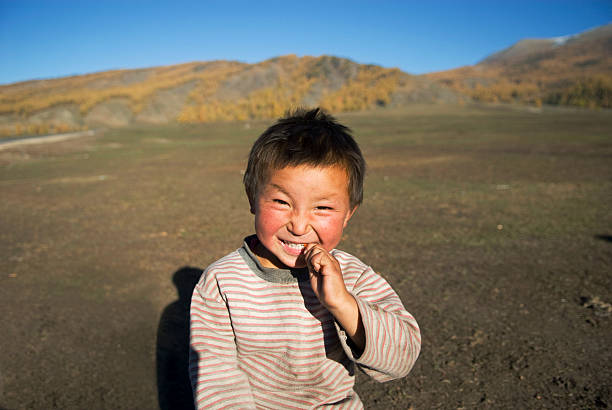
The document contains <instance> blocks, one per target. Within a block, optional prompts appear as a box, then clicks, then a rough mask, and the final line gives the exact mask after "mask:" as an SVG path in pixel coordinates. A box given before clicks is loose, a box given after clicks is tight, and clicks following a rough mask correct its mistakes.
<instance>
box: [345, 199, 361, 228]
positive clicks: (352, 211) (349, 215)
mask: <svg viewBox="0 0 612 410" xmlns="http://www.w3.org/2000/svg"><path fill="white" fill-rule="evenodd" d="M358 207H359V205H355V207H354V208H353V209H351V211H350V212H349V213H348V214H347V215H346V218H344V223H343V224H342V229H344V228H346V225H347V224H348V221H349V219H351V217H352V216H353V214H354V213H355V211H356V210H357V208H358Z"/></svg>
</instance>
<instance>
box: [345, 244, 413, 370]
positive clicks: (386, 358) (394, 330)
mask: <svg viewBox="0 0 612 410" xmlns="http://www.w3.org/2000/svg"><path fill="white" fill-rule="evenodd" d="M335 256H336V257H337V258H338V260H339V261H340V262H341V264H343V265H344V269H346V273H345V282H348V283H347V288H348V289H349V291H350V292H351V294H352V295H353V296H354V297H355V299H356V301H357V305H358V306H359V311H360V313H361V318H362V321H363V325H364V330H365V335H366V345H365V348H364V350H363V352H361V354H360V355H359V356H358V357H356V356H357V354H356V353H355V352H354V351H353V350H352V349H351V347H350V343H348V339H347V337H346V335H345V334H344V332H343V331H342V329H338V330H339V334H340V342H341V344H342V346H343V348H344V350H345V352H346V354H347V355H348V356H349V357H350V358H351V360H353V361H354V362H355V363H356V364H357V365H358V366H359V367H360V368H361V369H362V370H363V371H364V372H365V373H367V374H368V375H369V376H371V377H372V378H374V379H375V380H377V381H380V382H384V381H388V380H393V379H396V378H400V377H404V376H406V375H407V374H408V373H409V372H410V370H411V369H412V366H413V365H414V363H415V361H416V359H417V357H418V355H419V352H420V349H421V333H420V330H419V327H418V324H417V322H416V320H415V319H414V317H413V316H412V315H411V314H410V313H408V312H407V311H406V309H405V308H404V306H403V304H402V302H401V300H400V298H399V296H398V295H397V294H396V293H395V291H394V290H393V289H392V288H391V286H390V285H389V284H388V283H387V281H385V280H384V279H383V278H382V277H381V276H380V275H378V274H377V273H375V272H374V271H373V270H372V269H371V268H370V267H367V266H366V267H365V270H363V269H361V267H360V266H359V265H360V264H361V262H359V261H358V260H357V259H356V258H354V257H351V256H350V255H348V254H346V253H344V252H338V253H337V254H336V255H335ZM349 258H353V259H349ZM355 261H357V262H359V264H357V263H356V262H355ZM344 269H343V273H344Z"/></svg>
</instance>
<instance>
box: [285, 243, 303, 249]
mask: <svg viewBox="0 0 612 410" xmlns="http://www.w3.org/2000/svg"><path fill="white" fill-rule="evenodd" d="M285 243H286V244H287V246H289V247H290V248H294V249H302V248H303V247H304V244H303V243H291V242H285Z"/></svg>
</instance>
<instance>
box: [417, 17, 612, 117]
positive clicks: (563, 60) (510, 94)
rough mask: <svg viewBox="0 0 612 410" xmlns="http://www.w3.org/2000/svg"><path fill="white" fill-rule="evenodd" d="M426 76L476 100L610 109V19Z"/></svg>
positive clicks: (526, 42) (611, 39)
mask: <svg viewBox="0 0 612 410" xmlns="http://www.w3.org/2000/svg"><path fill="white" fill-rule="evenodd" d="M425 77H427V78H428V79H431V80H434V81H436V82H438V83H439V84H441V85H446V86H448V87H450V88H452V89H454V90H455V91H457V92H460V93H462V94H465V95H467V96H469V97H471V98H473V99H475V100H478V101H485V102H519V103H528V104H535V105H541V104H560V105H572V106H581V107H591V108H594V107H605V108H610V107H611V104H612V101H611V99H612V24H608V25H606V26H602V27H598V28H595V29H593V30H589V31H585V32H583V33H580V34H576V35H571V36H564V37H557V38H550V39H526V40H521V41H519V42H518V43H516V44H514V45H513V46H511V47H509V48H507V49H505V50H502V51H499V52H497V53H495V54H493V55H491V56H489V57H487V58H485V59H484V60H482V61H481V62H480V63H478V64H476V65H474V66H466V67H461V68H457V69H454V70H449V71H443V72H437V73H430V74H426V75H425Z"/></svg>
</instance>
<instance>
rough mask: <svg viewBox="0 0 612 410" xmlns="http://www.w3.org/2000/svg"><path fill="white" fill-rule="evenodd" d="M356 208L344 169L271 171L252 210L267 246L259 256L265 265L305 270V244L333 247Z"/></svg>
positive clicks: (256, 230) (290, 168)
mask: <svg viewBox="0 0 612 410" xmlns="http://www.w3.org/2000/svg"><path fill="white" fill-rule="evenodd" d="M355 209H356V207H355V208H351V207H350V203H349V195H348V176H347V173H346V171H345V170H344V169H343V168H341V167H338V166H331V167H330V166H327V167H316V168H315V167H312V166H308V165H300V166H297V167H286V168H282V169H280V170H272V171H271V172H270V175H269V178H268V180H267V181H266V182H265V183H264V184H263V186H261V187H260V189H259V191H258V193H257V197H256V198H255V203H254V206H253V210H252V212H253V213H254V214H255V232H256V234H257V238H258V239H259V242H261V244H262V245H263V246H264V247H265V249H260V250H259V252H255V253H256V254H257V256H258V257H259V259H260V261H261V264H262V265H263V266H266V267H271V268H287V267H290V268H294V267H295V268H299V267H304V266H306V264H305V261H304V257H303V251H304V247H305V245H306V244H309V243H316V244H319V245H321V246H322V247H323V248H324V249H325V250H327V251H330V250H332V249H333V248H335V247H336V246H337V245H338V243H339V242H340V239H341V238H342V230H343V229H344V227H345V226H346V224H347V222H348V221H349V219H350V218H351V216H352V215H353V213H354V211H355Z"/></svg>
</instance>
